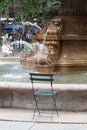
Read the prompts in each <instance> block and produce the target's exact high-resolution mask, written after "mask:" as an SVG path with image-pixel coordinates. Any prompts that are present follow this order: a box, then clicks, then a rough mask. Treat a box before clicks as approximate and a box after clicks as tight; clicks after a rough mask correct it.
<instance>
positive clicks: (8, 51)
mask: <svg viewBox="0 0 87 130" xmlns="http://www.w3.org/2000/svg"><path fill="white" fill-rule="evenodd" d="M2 53H3V54H4V56H10V55H12V50H11V47H10V45H9V44H8V40H5V41H4V42H3V45H2Z"/></svg>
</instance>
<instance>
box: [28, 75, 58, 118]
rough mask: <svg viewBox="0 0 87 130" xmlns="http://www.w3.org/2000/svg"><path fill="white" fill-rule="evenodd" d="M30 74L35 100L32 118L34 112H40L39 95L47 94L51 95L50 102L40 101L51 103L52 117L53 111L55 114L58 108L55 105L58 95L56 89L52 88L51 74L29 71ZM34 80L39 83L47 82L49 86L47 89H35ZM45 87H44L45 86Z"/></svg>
mask: <svg viewBox="0 0 87 130" xmlns="http://www.w3.org/2000/svg"><path fill="white" fill-rule="evenodd" d="M29 75H30V80H31V83H32V90H33V96H34V100H35V109H34V113H33V118H34V117H35V113H36V112H37V111H38V113H39V115H40V114H41V111H40V107H39V106H40V102H39V101H40V100H39V99H41V98H40V96H47V97H51V98H52V99H51V102H41V104H44V105H47V104H48V103H49V104H52V105H53V108H52V116H51V118H52V117H53V112H54V111H56V113H57V115H58V110H57V106H56V98H57V95H58V91H57V90H54V89H53V81H54V79H53V74H51V73H29ZM36 82H40V83H46V82H47V83H49V84H50V88H49V89H44V88H43V89H36V88H35V87H36V85H37V84H36ZM45 88H46V87H45ZM49 99H50V98H49ZM46 101H47V100H46Z"/></svg>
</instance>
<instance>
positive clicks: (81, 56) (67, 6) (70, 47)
mask: <svg viewBox="0 0 87 130" xmlns="http://www.w3.org/2000/svg"><path fill="white" fill-rule="evenodd" d="M58 1H59V0H58ZM86 7H87V1H84V2H83V0H61V1H60V10H59V13H58V16H56V17H54V18H53V19H52V20H51V21H50V22H49V24H48V25H47V24H46V25H47V26H46V27H45V29H44V30H45V31H43V30H42V32H39V33H37V35H35V36H34V38H35V39H36V40H38V41H41V42H42V41H43V42H42V43H43V44H44V47H45V48H46V49H43V51H41V52H40V53H39V55H38V56H39V57H38V56H37V57H36V55H37V54H38V52H37V51H36V52H35V53H33V55H31V56H30V55H29V57H27V58H26V64H28V65H29V64H30V63H33V67H34V68H35V69H36V70H37V71H40V72H58V71H61V72H66V71H70V72H71V71H85V70H87V26H86V25H87V17H86V16H87V8H86ZM29 53H30V52H29ZM29 53H28V54H29ZM22 56H23V55H22ZM24 59H25V58H24ZM21 62H22V63H23V57H21Z"/></svg>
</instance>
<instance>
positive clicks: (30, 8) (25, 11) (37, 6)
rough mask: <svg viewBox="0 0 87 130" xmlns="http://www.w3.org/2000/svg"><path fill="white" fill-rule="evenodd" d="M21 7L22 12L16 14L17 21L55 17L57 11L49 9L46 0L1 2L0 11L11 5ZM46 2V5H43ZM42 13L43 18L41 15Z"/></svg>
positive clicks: (10, 0)
mask: <svg viewBox="0 0 87 130" xmlns="http://www.w3.org/2000/svg"><path fill="white" fill-rule="evenodd" d="M12 2H13V3H16V4H19V5H20V7H21V8H20V10H18V11H17V12H16V16H15V20H19V19H21V20H23V21H25V20H29V19H33V18H37V19H38V20H39V19H40V20H41V19H43V18H44V17H48V16H54V15H55V12H56V13H58V12H57V10H55V9H52V8H51V7H47V1H46V0H0V11H4V10H5V9H6V8H7V7H8V6H9V4H10V3H12ZM43 2H44V5H41V4H42V3H43ZM40 11H41V12H42V16H41V15H40Z"/></svg>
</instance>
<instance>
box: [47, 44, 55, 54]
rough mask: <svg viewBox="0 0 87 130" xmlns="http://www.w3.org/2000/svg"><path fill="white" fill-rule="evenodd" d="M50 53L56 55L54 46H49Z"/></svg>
mask: <svg viewBox="0 0 87 130" xmlns="http://www.w3.org/2000/svg"><path fill="white" fill-rule="evenodd" d="M48 53H49V54H51V55H53V54H55V49H54V47H53V46H51V45H50V46H48Z"/></svg>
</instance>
